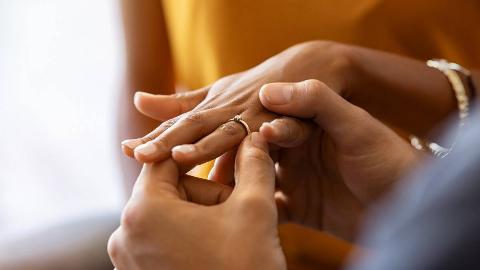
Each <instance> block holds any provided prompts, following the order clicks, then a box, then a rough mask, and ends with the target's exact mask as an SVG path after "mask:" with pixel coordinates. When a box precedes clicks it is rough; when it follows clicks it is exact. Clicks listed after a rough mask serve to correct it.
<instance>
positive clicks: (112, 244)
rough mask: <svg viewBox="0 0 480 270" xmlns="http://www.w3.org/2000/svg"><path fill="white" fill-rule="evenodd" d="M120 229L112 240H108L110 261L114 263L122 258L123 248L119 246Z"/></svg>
mask: <svg viewBox="0 0 480 270" xmlns="http://www.w3.org/2000/svg"><path fill="white" fill-rule="evenodd" d="M118 232H119V231H118V229H117V231H115V232H114V233H113V234H112V235H111V236H110V238H109V239H108V244H107V252H108V256H110V259H112V261H114V262H115V261H116V260H117V258H118V257H119V256H120V253H121V247H120V244H119V239H118V237H119V235H118Z"/></svg>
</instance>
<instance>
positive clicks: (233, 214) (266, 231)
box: [108, 133, 286, 270]
mask: <svg viewBox="0 0 480 270" xmlns="http://www.w3.org/2000/svg"><path fill="white" fill-rule="evenodd" d="M235 168H236V170H235V179H236V184H235V188H234V189H233V191H232V188H231V187H228V186H224V185H221V184H218V183H214V182H208V181H205V180H197V179H192V178H182V179H181V180H178V179H179V173H178V167H177V165H176V164H175V163H174V161H173V160H172V159H167V160H166V161H164V162H162V163H155V164H146V165H145V167H144V169H143V170H142V173H141V175H140V176H139V178H138V180H137V182H136V184H135V188H134V190H133V194H132V197H131V198H130V200H129V202H128V204H127V206H126V207H125V210H124V212H123V216H122V222H121V226H120V227H119V228H118V229H117V231H115V232H114V234H113V235H112V236H111V238H110V241H109V245H108V251H109V254H110V257H111V258H112V261H113V263H114V265H115V267H116V268H117V269H118V270H124V269H128V270H130V269H182V270H184V269H185V270H188V269H286V263H285V257H284V255H283V253H282V249H281V247H280V243H279V239H278V232H277V209H276V206H275V200H274V189H275V183H274V182H275V176H274V167H273V162H272V160H271V159H270V157H269V155H268V145H267V143H266V141H265V140H264V139H263V137H262V136H261V135H260V134H259V133H253V134H252V135H251V136H248V137H247V138H246V139H245V140H244V141H243V143H242V145H241V146H240V148H239V151H238V154H237V156H236V161H235ZM230 192H231V194H230Z"/></svg>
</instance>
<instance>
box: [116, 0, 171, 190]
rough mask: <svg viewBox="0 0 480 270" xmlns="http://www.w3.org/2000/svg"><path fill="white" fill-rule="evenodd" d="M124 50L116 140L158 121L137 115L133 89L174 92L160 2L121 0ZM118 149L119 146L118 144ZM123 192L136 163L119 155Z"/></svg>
mask: <svg viewBox="0 0 480 270" xmlns="http://www.w3.org/2000/svg"><path fill="white" fill-rule="evenodd" d="M121 3H122V12H123V21H124V29H125V40H126V52H127V80H126V81H127V83H126V86H125V88H124V89H123V92H122V94H121V95H120V108H119V121H120V123H119V140H124V139H126V138H134V137H139V136H143V135H144V134H146V133H148V132H150V131H151V130H153V129H154V128H155V127H156V126H157V125H158V122H157V121H154V120H152V119H150V118H148V117H146V116H143V115H141V114H140V113H139V112H137V110H136V109H135V107H134V104H133V96H134V93H135V91H145V92H150V93H155V94H171V93H173V92H174V83H173V68H172V64H171V57H170V50H169V46H168V37H167V32H166V28H165V22H164V17H163V9H162V4H161V2H160V1H156V0H122V2H121ZM118 148H120V147H118ZM119 155H120V159H121V165H122V170H123V173H124V176H125V180H126V181H125V183H126V187H127V192H128V191H129V190H130V187H131V185H132V184H133V182H134V180H135V179H136V176H137V175H138V172H139V170H140V164H138V163H137V162H136V161H134V160H132V159H129V158H127V157H125V156H124V155H122V154H121V152H120V149H119Z"/></svg>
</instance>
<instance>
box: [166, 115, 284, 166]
mask: <svg viewBox="0 0 480 270" xmlns="http://www.w3.org/2000/svg"><path fill="white" fill-rule="evenodd" d="M241 117H242V119H243V120H244V121H245V122H246V123H248V126H249V129H251V131H254V130H258V128H259V127H260V125H261V124H262V123H264V122H266V121H271V120H272V119H274V118H275V117H276V116H275V115H274V114H271V113H259V114H256V115H255V117H251V116H248V115H245V114H242V115H241ZM247 132H248V131H247V129H246V128H245V127H244V126H243V125H242V124H241V123H238V122H235V121H227V122H226V123H224V124H222V125H220V126H219V127H218V128H217V129H216V130H215V131H213V132H212V133H210V134H208V135H207V136H205V137H203V138H202V139H201V140H200V141H198V142H196V143H195V144H189V145H180V146H177V147H175V148H173V149H172V156H173V158H174V159H175V161H177V162H178V163H181V164H189V165H195V164H202V163H204V162H206V161H209V160H212V159H214V158H216V157H218V156H220V155H221V154H223V153H225V152H227V151H229V150H231V149H233V148H234V147H236V146H238V145H239V144H240V143H241V142H242V140H243V139H244V138H245V136H246V135H248V133H247Z"/></svg>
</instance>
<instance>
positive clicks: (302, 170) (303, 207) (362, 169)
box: [214, 80, 421, 240]
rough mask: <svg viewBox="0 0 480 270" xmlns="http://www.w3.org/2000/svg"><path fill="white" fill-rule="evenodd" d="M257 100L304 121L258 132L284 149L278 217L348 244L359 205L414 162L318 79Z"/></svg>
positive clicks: (269, 89)
mask: <svg viewBox="0 0 480 270" xmlns="http://www.w3.org/2000/svg"><path fill="white" fill-rule="evenodd" d="M260 100H261V102H262V104H263V105H264V106H265V107H266V108H267V109H269V110H270V111H272V112H274V113H278V114H282V115H286V116H292V117H298V118H303V119H306V120H307V121H310V123H309V124H306V123H304V122H303V121H299V120H295V119H293V118H288V117H287V118H283V119H277V120H274V121H273V122H271V123H266V124H264V125H263V126H262V127H261V128H260V133H261V134H262V135H263V136H264V137H265V138H266V139H267V141H269V142H270V143H272V144H276V145H279V146H281V147H284V148H283V149H282V150H281V151H280V153H279V157H278V160H279V161H278V164H277V165H278V166H277V172H276V174H277V182H278V186H279V189H280V191H282V193H283V196H279V199H282V200H281V201H282V202H283V203H282V204H280V205H283V207H281V208H280V210H279V211H280V212H279V214H280V215H281V216H282V217H285V218H287V219H289V220H290V221H295V222H299V223H302V224H304V225H309V226H312V227H315V228H321V229H324V230H327V231H330V232H332V233H334V234H336V235H338V236H342V237H343V238H346V239H349V240H351V239H353V238H354V236H355V234H356V229H357V226H358V223H359V222H360V221H361V218H362V214H363V211H364V210H365V208H367V207H368V206H369V205H370V204H371V203H372V202H373V201H375V200H377V199H378V198H379V197H380V196H382V195H383V194H385V192H387V191H388V190H389V189H390V187H391V186H392V185H393V184H394V183H395V182H396V181H397V180H398V179H399V178H400V177H401V176H402V174H404V173H405V172H406V171H408V170H409V169H411V168H412V166H414V165H415V164H417V163H418V161H419V159H420V158H421V157H420V156H419V155H421V152H419V151H416V150H415V149H413V147H411V146H410V145H409V144H408V143H406V142H405V141H404V140H403V139H402V138H400V137H399V136H398V135H397V134H396V133H394V132H393V131H392V130H391V129H390V128H388V127H387V126H385V125H384V124H382V123H381V122H380V121H378V120H376V119H375V118H373V117H372V116H370V115H369V114H368V113H367V112H366V111H364V110H363V109H361V108H359V107H357V106H355V105H352V104H351V103H349V102H348V101H346V100H345V99H343V98H342V97H341V96H339V95H338V94H337V93H335V92H334V91H332V90H331V89H330V88H329V87H327V86H326V85H325V84H323V83H321V82H319V81H316V80H308V81H304V82H300V83H273V84H268V85H265V86H264V87H262V90H261V91H260ZM219 171H221V170H219ZM214 178H215V177H214Z"/></svg>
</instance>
